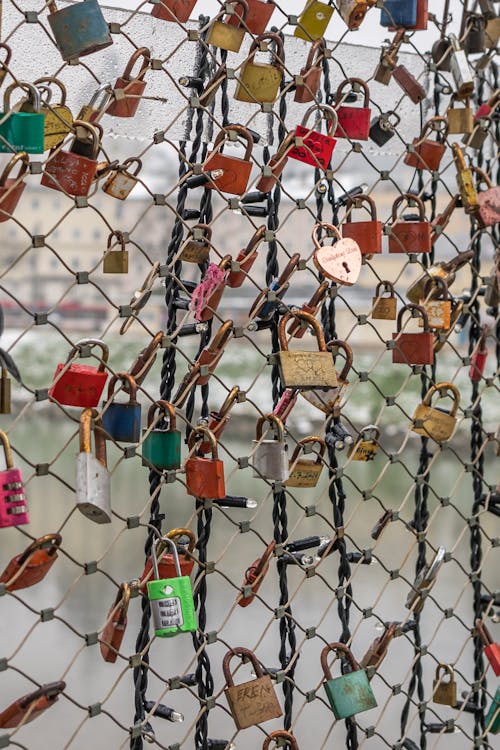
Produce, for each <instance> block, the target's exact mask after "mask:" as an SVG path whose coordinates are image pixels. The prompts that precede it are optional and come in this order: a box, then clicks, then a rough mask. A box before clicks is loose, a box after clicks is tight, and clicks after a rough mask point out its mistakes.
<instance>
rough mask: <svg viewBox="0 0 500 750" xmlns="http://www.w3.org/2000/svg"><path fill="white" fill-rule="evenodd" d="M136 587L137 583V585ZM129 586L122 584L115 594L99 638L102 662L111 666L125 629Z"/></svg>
mask: <svg viewBox="0 0 500 750" xmlns="http://www.w3.org/2000/svg"><path fill="white" fill-rule="evenodd" d="M137 586H138V583H137ZM130 595H131V586H130V584H128V583H122V584H121V586H120V588H119V589H118V593H117V594H116V599H115V602H114V604H113V605H112V606H111V609H110V610H109V612H108V616H107V618H106V624H105V626H104V628H103V631H102V633H101V637H100V638H99V648H100V651H101V656H102V658H103V659H104V661H107V662H109V663H111V664H114V663H115V662H116V659H117V657H118V652H119V651H120V646H121V645H122V641H123V636H124V635H125V629H126V627H127V611H128V605H129V603H130Z"/></svg>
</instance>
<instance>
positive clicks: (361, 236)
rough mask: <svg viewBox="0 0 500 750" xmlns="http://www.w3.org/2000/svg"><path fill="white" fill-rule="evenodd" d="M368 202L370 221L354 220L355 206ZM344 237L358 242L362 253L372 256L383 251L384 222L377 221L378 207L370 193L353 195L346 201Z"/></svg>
mask: <svg viewBox="0 0 500 750" xmlns="http://www.w3.org/2000/svg"><path fill="white" fill-rule="evenodd" d="M363 203H366V204H368V210H369V211H370V216H371V219H370V221H353V220H352V210H353V208H361V206H362V205H363ZM342 237H349V238H350V239H351V240H355V242H357V243H358V245H359V249H360V250H361V255H366V256H372V255H375V254H376V253H381V252H382V222H381V221H377V207H376V205H375V201H374V200H373V198H370V196H369V195H363V194H362V193H360V194H359V195H353V196H352V198H349V200H348V201H347V203H346V218H345V222H344V223H343V224H342Z"/></svg>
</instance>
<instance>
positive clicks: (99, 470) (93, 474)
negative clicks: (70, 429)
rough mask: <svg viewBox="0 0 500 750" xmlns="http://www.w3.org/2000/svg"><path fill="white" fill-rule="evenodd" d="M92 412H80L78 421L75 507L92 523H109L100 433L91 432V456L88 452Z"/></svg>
mask: <svg viewBox="0 0 500 750" xmlns="http://www.w3.org/2000/svg"><path fill="white" fill-rule="evenodd" d="M95 416H97V411H96V410H95V409H84V410H83V411H82V414H81V417H80V453H79V454H78V455H77V457H76V507H77V508H78V510H79V511H80V512H81V513H83V515H84V516H86V517H87V518H89V519H90V520H91V521H94V522H95V523H111V487H110V480H109V472H108V467H107V463H106V440H105V438H104V433H103V432H101V430H100V429H99V425H97V429H95V428H94V442H95V456H94V455H93V454H92V452H91V434H92V419H93V418H94V417H95Z"/></svg>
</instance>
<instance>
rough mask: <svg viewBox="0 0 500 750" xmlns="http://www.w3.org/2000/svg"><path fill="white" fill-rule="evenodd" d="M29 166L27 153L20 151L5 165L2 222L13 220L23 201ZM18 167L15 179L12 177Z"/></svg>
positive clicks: (0, 200) (1, 184)
mask: <svg viewBox="0 0 500 750" xmlns="http://www.w3.org/2000/svg"><path fill="white" fill-rule="evenodd" d="M29 164H30V160H29V156H28V154H27V153H26V151H19V152H18V153H17V154H15V155H14V156H13V157H12V159H11V160H10V161H9V162H7V164H6V165H5V167H4V169H3V172H2V174H1V176H0V222H2V221H7V220H8V219H10V218H11V216H12V214H13V213H14V211H15V209H16V206H17V204H18V203H19V201H20V200H21V195H22V194H23V192H24V188H25V187H26V185H25V183H24V180H23V177H24V175H25V174H26V172H27V171H28V168H29ZM16 165H19V171H18V173H17V175H16V176H15V177H10V173H11V172H12V170H13V169H14V168H15V166H16Z"/></svg>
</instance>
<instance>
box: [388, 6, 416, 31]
mask: <svg viewBox="0 0 500 750" xmlns="http://www.w3.org/2000/svg"><path fill="white" fill-rule="evenodd" d="M416 22H417V0H385V2H384V7H383V8H382V11H381V13H380V25H381V26H386V27H396V26H404V27H406V28H410V27H412V26H415V24H416Z"/></svg>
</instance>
